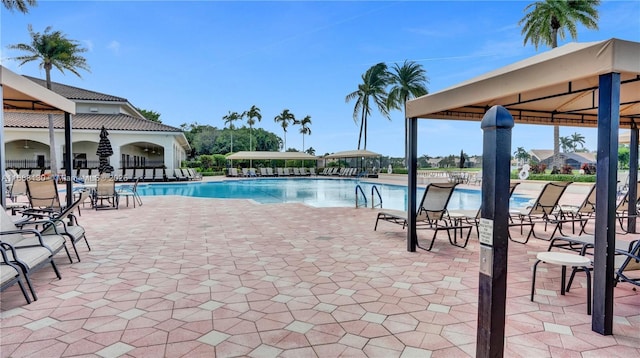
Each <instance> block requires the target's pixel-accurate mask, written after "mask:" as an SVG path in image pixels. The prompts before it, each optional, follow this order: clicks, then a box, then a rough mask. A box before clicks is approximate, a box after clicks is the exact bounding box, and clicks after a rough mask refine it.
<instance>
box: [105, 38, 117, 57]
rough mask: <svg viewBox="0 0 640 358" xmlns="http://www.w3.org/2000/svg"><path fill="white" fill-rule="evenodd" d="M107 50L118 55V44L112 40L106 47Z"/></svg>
mask: <svg viewBox="0 0 640 358" xmlns="http://www.w3.org/2000/svg"><path fill="white" fill-rule="evenodd" d="M107 48H108V49H109V50H111V52H113V53H114V54H115V55H118V54H120V42H118V41H116V40H113V41H111V42H110V43H109V45H107Z"/></svg>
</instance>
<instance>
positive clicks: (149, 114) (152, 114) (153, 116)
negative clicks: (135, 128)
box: [136, 107, 162, 123]
mask: <svg viewBox="0 0 640 358" xmlns="http://www.w3.org/2000/svg"><path fill="white" fill-rule="evenodd" d="M136 111H138V112H140V114H142V115H143V116H144V118H146V119H148V120H150V121H154V122H158V123H162V121H161V120H160V113H158V112H156V111H148V110H146V109H142V108H138V107H136Z"/></svg>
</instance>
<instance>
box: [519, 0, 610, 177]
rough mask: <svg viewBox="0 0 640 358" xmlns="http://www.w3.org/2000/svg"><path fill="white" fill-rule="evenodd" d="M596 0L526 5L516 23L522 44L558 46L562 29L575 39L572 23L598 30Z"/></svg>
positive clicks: (556, 144) (556, 142)
mask: <svg viewBox="0 0 640 358" xmlns="http://www.w3.org/2000/svg"><path fill="white" fill-rule="evenodd" d="M598 5H600V0H579V1H578V0H544V1H536V2H535V3H533V4H529V5H527V7H525V9H524V11H525V12H526V14H525V16H524V17H523V18H522V19H521V20H520V21H519V22H518V25H522V34H523V35H524V44H525V45H526V44H527V42H531V43H532V44H533V45H534V46H535V48H536V50H537V49H538V46H539V45H541V44H542V45H547V46H549V47H551V48H556V47H558V37H560V39H563V40H564V39H565V37H566V33H565V30H566V31H567V32H568V33H569V35H571V38H572V39H573V40H576V39H577V38H578V31H577V27H576V24H577V23H580V24H582V25H583V26H585V27H586V28H588V29H594V30H597V29H598V10H597V9H596V7H597V6H598ZM559 161H560V126H558V125H555V126H554V127H553V162H554V164H555V165H556V166H559V165H560V163H559Z"/></svg>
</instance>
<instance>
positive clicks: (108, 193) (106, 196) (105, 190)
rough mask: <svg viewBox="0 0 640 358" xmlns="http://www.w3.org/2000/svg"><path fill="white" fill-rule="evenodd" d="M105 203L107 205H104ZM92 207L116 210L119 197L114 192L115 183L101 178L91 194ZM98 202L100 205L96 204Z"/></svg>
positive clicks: (111, 179) (109, 179) (107, 178)
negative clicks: (105, 202)
mask: <svg viewBox="0 0 640 358" xmlns="http://www.w3.org/2000/svg"><path fill="white" fill-rule="evenodd" d="M105 200H106V201H107V203H108V205H105V204H104V201H105ZM92 201H93V207H94V208H95V209H96V210H98V209H118V204H119V195H118V192H117V191H116V182H115V181H114V180H113V178H110V177H101V178H99V180H98V183H97V185H96V190H95V191H94V193H93V200H92ZM98 201H100V204H98Z"/></svg>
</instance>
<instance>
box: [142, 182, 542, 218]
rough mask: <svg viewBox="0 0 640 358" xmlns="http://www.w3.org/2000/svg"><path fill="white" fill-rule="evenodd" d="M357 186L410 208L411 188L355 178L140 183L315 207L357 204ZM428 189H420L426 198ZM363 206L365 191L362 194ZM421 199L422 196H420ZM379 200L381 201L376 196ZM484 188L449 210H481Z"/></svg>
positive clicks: (463, 194)
mask: <svg viewBox="0 0 640 358" xmlns="http://www.w3.org/2000/svg"><path fill="white" fill-rule="evenodd" d="M356 185H360V187H361V188H362V191H363V192H364V194H365V195H366V198H367V205H368V206H369V207H371V192H372V187H373V186H374V185H375V187H376V188H377V189H378V191H379V192H380V196H381V197H382V207H383V208H385V209H397V210H406V209H407V202H408V196H407V191H408V189H407V187H406V186H402V185H391V184H379V183H371V182H366V181H358V180H355V179H303V178H296V179H273V178H272V179H249V180H228V181H221V182H199V183H181V184H171V183H167V184H152V185H140V186H138V192H139V194H140V195H142V196H146V195H182V196H193V197H202V198H220V199H251V200H255V201H257V202H259V203H262V204H274V203H291V202H296V203H304V204H307V205H311V206H315V207H355V197H356V195H355V194H356ZM423 194H424V188H420V187H419V188H418V198H422V195H423ZM358 196H359V200H360V201H359V202H360V204H361V205H363V203H364V200H363V199H362V194H360V193H359V194H358ZM530 199H531V198H529V197H525V196H519V195H515V194H514V195H513V196H512V198H511V203H510V205H511V207H522V206H524V205H525V204H526V203H527V202H529V200H530ZM418 200H419V199H418ZM375 203H376V204H378V203H379V199H378V197H377V195H375ZM480 203H481V197H480V190H474V189H463V188H456V189H455V190H454V192H453V196H452V197H451V200H450V201H449V206H448V208H449V209H452V210H453V209H477V208H479V207H480Z"/></svg>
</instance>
